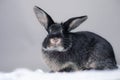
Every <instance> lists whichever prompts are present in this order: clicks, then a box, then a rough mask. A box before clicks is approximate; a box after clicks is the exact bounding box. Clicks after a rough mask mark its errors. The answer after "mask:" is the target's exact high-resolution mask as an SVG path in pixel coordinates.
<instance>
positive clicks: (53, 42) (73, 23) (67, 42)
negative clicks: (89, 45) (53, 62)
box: [34, 6, 87, 51]
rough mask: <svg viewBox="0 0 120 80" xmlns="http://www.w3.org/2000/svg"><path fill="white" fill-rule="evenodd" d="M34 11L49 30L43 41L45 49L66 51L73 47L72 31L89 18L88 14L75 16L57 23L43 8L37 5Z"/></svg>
mask: <svg viewBox="0 0 120 80" xmlns="http://www.w3.org/2000/svg"><path fill="white" fill-rule="evenodd" d="M34 12H35V14H36V16H37V18H38V21H39V22H40V24H41V25H42V26H44V27H45V29H46V30H47V32H48V35H47V37H46V39H45V40H44V42H43V48H44V50H56V51H66V50H68V49H69V48H70V47H72V39H71V36H70V31H71V30H73V29H74V28H76V27H78V26H79V25H80V24H81V23H82V22H84V21H85V20H86V19H87V16H80V17H73V18H70V19H68V20H67V21H65V22H64V23H55V22H54V21H53V19H52V18H51V17H50V16H49V15H48V14H47V13H46V12H45V11H44V10H42V9H41V8H39V7H37V6H35V7H34Z"/></svg>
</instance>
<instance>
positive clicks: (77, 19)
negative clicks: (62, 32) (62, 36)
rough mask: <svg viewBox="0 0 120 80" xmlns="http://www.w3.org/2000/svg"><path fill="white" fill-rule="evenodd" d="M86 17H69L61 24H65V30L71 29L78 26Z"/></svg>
mask: <svg viewBox="0 0 120 80" xmlns="http://www.w3.org/2000/svg"><path fill="white" fill-rule="evenodd" d="M87 18H88V17H87V16H81V17H74V18H70V19H69V20H67V21H66V22H65V23H64V24H63V25H64V26H65V29H66V30H67V31H71V30H72V29H74V28H76V27H78V26H79V25H80V24H81V23H83V22H84V21H85V20H86V19H87Z"/></svg>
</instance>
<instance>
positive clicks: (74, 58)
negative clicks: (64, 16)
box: [34, 6, 117, 72]
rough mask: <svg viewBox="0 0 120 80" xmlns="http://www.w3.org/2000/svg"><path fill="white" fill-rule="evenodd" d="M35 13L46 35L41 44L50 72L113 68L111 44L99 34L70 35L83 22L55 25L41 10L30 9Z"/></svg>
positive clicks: (85, 17)
mask: <svg viewBox="0 0 120 80" xmlns="http://www.w3.org/2000/svg"><path fill="white" fill-rule="evenodd" d="M34 11H35V14H36V16H37V18H38V20H39V22H40V23H41V25H42V26H44V27H45V29H46V30H47V32H48V35H47V37H46V38H45V40H44V41H43V44H42V51H43V58H44V59H45V62H46V64H47V65H48V66H49V67H50V69H51V71H59V72H64V71H65V72H70V71H77V70H90V69H95V70H104V69H116V68H117V66H116V60H115V56H114V51H113V48H112V46H111V44H110V43H109V42H108V41H106V40H105V39H104V38H102V37H100V36H99V35H97V34H95V33H92V32H88V31H82V32H74V33H73V32H70V31H71V30H73V29H74V28H76V27H78V26H79V25H80V24H81V23H82V22H84V21H85V20H86V19H87V16H81V17H74V18H70V19H69V20H67V21H65V22H64V23H60V24H58V23H55V22H54V21H53V20H52V18H51V17H50V16H49V15H48V14H47V13H46V12H45V11H44V10H42V9H41V8H39V7H37V6H35V7H34Z"/></svg>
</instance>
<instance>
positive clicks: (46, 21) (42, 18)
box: [34, 6, 54, 30]
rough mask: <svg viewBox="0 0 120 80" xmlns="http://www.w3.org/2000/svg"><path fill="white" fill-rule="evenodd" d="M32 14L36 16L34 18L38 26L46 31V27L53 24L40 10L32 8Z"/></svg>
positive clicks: (35, 7)
mask: <svg viewBox="0 0 120 80" xmlns="http://www.w3.org/2000/svg"><path fill="white" fill-rule="evenodd" d="M34 12H35V14H36V17H37V19H38V21H39V22H40V24H41V25H42V26H44V27H45V29H46V30H48V27H49V26H50V25H51V24H54V21H53V20H52V18H51V17H50V16H49V15H48V14H47V13H46V12H45V11H44V10H42V9H41V8H39V7H37V6H34Z"/></svg>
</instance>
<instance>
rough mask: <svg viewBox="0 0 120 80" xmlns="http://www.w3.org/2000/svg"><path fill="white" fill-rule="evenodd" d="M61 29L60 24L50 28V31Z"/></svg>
mask: <svg viewBox="0 0 120 80" xmlns="http://www.w3.org/2000/svg"><path fill="white" fill-rule="evenodd" d="M62 28H63V27H62V25H61V24H53V25H51V26H50V29H52V30H61V29H62Z"/></svg>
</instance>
